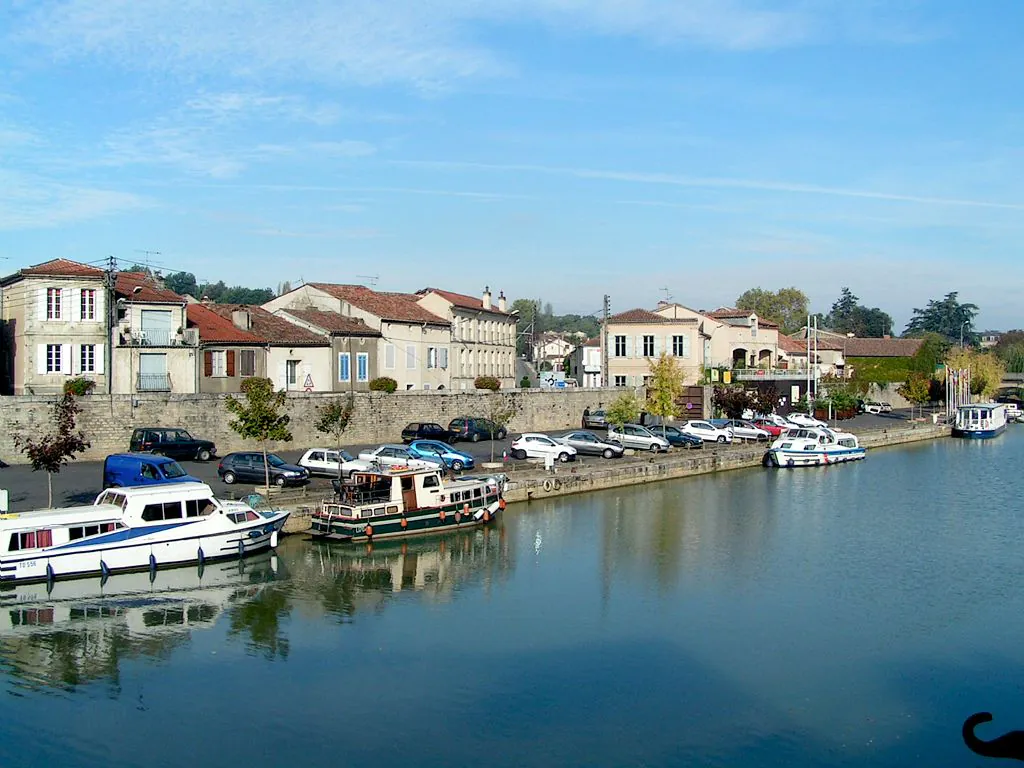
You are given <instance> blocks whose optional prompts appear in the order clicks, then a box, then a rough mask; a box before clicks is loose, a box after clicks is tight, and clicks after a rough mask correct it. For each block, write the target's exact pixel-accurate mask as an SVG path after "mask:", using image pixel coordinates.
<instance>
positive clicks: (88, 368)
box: [80, 344, 96, 373]
mask: <svg viewBox="0 0 1024 768" xmlns="http://www.w3.org/2000/svg"><path fill="white" fill-rule="evenodd" d="M80 362H81V371H82V373H95V372H96V345H95V344H83V345H82V351H81V361H80Z"/></svg>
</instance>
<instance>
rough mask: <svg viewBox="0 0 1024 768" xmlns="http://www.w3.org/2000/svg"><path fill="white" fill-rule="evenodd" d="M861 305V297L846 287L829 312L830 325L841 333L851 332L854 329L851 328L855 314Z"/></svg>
mask: <svg viewBox="0 0 1024 768" xmlns="http://www.w3.org/2000/svg"><path fill="white" fill-rule="evenodd" d="M859 306H860V299H859V298H858V297H857V296H854V295H853V291H851V290H850V289H849V288H846V287H844V288H843V290H842V292H841V293H840V294H839V298H838V299H836V300H835V302H833V304H832V311H831V312H829V314H828V318H829V327H830V328H832V330H834V331H838V332H840V333H850V332H851V331H852V330H853V329H852V328H850V326H851V325H853V316H854V313H855V312H856V311H857V308H858V307H859ZM847 329H849V330H847Z"/></svg>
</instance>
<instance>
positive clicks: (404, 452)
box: [359, 445, 444, 469]
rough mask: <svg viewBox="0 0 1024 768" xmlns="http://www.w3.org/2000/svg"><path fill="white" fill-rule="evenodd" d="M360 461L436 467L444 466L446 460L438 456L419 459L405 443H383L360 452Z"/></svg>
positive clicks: (399, 465) (401, 465)
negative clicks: (434, 458)
mask: <svg viewBox="0 0 1024 768" xmlns="http://www.w3.org/2000/svg"><path fill="white" fill-rule="evenodd" d="M359 461H365V462H366V463H367V464H368V465H370V464H376V465H377V466H380V467H410V468H411V469H434V468H436V467H439V466H440V467H443V466H444V462H443V461H441V459H440V458H438V459H437V460H436V461H435V460H433V459H419V458H416V457H415V456H413V455H412V453H411V452H410V451H409V449H408V448H406V447H405V446H404V445H382V446H380V447H379V448H377V449H375V450H373V451H367V452H364V453H360V454H359Z"/></svg>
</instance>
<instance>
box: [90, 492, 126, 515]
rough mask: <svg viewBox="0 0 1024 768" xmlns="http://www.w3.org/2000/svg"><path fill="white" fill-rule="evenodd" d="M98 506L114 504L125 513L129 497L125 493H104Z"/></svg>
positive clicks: (97, 501)
mask: <svg viewBox="0 0 1024 768" xmlns="http://www.w3.org/2000/svg"><path fill="white" fill-rule="evenodd" d="M96 503H97V504H113V505H114V506H115V507H120V508H121V511H122V512H124V509H125V507H127V506H128V497H127V496H125V495H124V494H123V493H117V492H116V491H104V492H103V494H101V495H100V497H99V498H98V499H96Z"/></svg>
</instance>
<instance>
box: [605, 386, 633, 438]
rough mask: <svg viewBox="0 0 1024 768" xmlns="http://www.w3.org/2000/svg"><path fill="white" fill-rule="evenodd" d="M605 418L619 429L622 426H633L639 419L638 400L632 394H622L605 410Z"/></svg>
mask: <svg viewBox="0 0 1024 768" xmlns="http://www.w3.org/2000/svg"><path fill="white" fill-rule="evenodd" d="M605 418H606V419H607V420H608V423H609V424H611V425H612V426H614V427H619V428H620V429H621V428H622V425H623V424H633V423H634V422H636V420H637V419H639V418H640V398H638V397H637V396H636V395H635V394H633V393H632V392H623V393H622V394H621V395H619V396H618V397H617V398H615V399H614V400H612V403H611V405H609V406H608V408H607V409H606V410H605Z"/></svg>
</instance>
